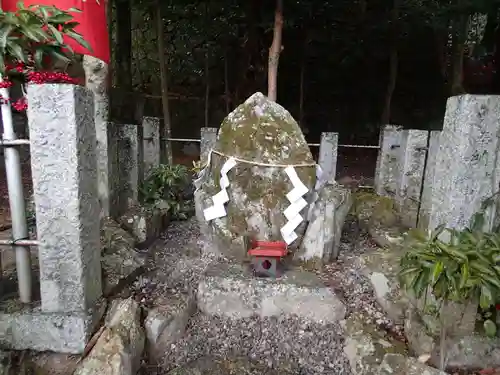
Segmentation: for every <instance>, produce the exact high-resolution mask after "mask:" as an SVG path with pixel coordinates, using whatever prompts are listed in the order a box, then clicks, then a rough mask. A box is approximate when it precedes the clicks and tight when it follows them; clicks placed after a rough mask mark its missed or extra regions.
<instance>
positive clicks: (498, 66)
mask: <svg viewBox="0 0 500 375" xmlns="http://www.w3.org/2000/svg"><path fill="white" fill-rule="evenodd" d="M494 51H495V52H494V55H493V56H494V57H493V58H494V60H495V75H494V76H493V93H494V94H500V24H499V25H498V26H497V27H496V29H495V47H494Z"/></svg>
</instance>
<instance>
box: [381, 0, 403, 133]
mask: <svg viewBox="0 0 500 375" xmlns="http://www.w3.org/2000/svg"><path fill="white" fill-rule="evenodd" d="M398 18H399V0H394V3H393V7H392V11H391V23H392V31H391V35H392V43H391V53H390V58H389V81H388V83H387V90H386V93H385V100H384V109H383V111H382V117H381V122H382V125H387V124H389V123H390V121H391V104H392V95H393V94H394V89H395V88H396V81H397V78H398V64H399V59H398V27H397V23H398Z"/></svg>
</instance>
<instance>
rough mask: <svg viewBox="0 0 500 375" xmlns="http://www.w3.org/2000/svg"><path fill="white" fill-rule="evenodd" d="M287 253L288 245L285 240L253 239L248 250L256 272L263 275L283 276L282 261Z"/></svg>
mask: <svg viewBox="0 0 500 375" xmlns="http://www.w3.org/2000/svg"><path fill="white" fill-rule="evenodd" d="M287 253H288V250H287V245H286V243H285V242H283V241H274V242H269V241H251V242H250V248H249V250H248V255H250V256H251V258H252V266H253V271H254V273H255V274H256V275H257V276H262V277H279V276H281V273H282V272H281V268H282V267H280V265H281V262H280V261H281V258H282V257H284V256H285V255H287Z"/></svg>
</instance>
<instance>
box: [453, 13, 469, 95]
mask: <svg viewBox="0 0 500 375" xmlns="http://www.w3.org/2000/svg"><path fill="white" fill-rule="evenodd" d="M468 26H469V16H468V15H467V14H462V15H460V16H458V17H457V19H456V20H455V22H453V27H454V30H453V33H454V35H453V44H452V47H451V48H452V53H451V74H450V94H451V95H452V96H453V95H461V94H463V93H465V88H464V74H463V71H464V54H465V41H466V40H467V31H468Z"/></svg>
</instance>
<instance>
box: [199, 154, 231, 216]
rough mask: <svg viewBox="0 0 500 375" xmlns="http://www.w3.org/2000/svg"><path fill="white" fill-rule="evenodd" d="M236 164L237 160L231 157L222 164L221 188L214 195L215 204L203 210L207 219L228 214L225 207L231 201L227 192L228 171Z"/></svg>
mask: <svg viewBox="0 0 500 375" xmlns="http://www.w3.org/2000/svg"><path fill="white" fill-rule="evenodd" d="M236 164H237V162H236V160H235V159H234V158H229V159H228V160H226V162H225V163H224V165H223V166H222V168H221V170H220V188H221V190H220V191H219V192H218V193H217V194H215V195H214V196H213V197H212V202H213V206H211V207H208V208H206V209H205V210H203V215H204V216H205V220H206V221H210V220H213V219H217V218H219V217H224V216H226V215H227V212H226V208H225V207H224V205H225V204H226V203H227V202H229V195H228V194H227V188H228V187H229V178H227V173H228V172H229V171H230V170H231V169H232V168H233V167H234V166H235V165H236Z"/></svg>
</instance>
